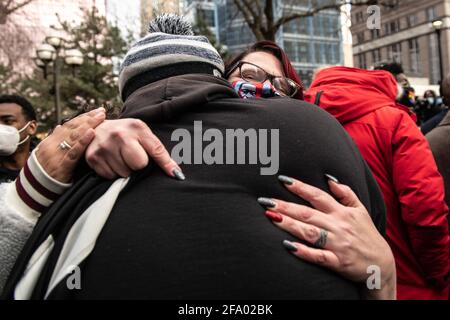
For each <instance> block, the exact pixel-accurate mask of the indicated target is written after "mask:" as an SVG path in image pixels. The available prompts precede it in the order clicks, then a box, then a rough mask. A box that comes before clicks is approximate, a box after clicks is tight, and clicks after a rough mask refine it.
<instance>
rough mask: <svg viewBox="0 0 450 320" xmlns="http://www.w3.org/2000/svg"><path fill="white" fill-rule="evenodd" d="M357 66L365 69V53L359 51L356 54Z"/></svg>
mask: <svg viewBox="0 0 450 320" xmlns="http://www.w3.org/2000/svg"><path fill="white" fill-rule="evenodd" d="M358 66H359V68H360V69H367V62H366V54H365V53H361V54H359V55H358Z"/></svg>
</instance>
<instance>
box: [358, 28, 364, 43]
mask: <svg viewBox="0 0 450 320" xmlns="http://www.w3.org/2000/svg"><path fill="white" fill-rule="evenodd" d="M363 42H364V31H361V32H358V33H357V34H356V43H363Z"/></svg>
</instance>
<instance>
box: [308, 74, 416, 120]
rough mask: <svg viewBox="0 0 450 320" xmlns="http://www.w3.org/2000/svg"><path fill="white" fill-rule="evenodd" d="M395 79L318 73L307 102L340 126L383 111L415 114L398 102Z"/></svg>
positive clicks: (390, 76) (384, 75) (383, 75)
mask: <svg viewBox="0 0 450 320" xmlns="http://www.w3.org/2000/svg"><path fill="white" fill-rule="evenodd" d="M397 92H398V87H397V82H396V81H395V79H394V77H393V76H392V75H391V74H390V73H389V72H386V71H382V70H362V69H357V68H348V67H331V68H327V69H324V70H322V71H320V72H318V73H317V75H316V77H315V79H314V81H313V83H312V84H311V87H310V88H309V89H308V91H307V92H306V93H305V100H306V101H308V102H310V103H314V104H317V105H318V106H319V107H321V108H322V109H324V110H326V111H327V112H329V113H331V114H332V115H333V116H334V117H335V118H337V119H338V121H339V122H340V123H341V124H346V123H348V122H351V121H354V120H356V119H359V118H361V117H363V116H365V115H366V114H368V113H371V112H373V111H376V110H378V109H380V108H384V107H392V108H396V109H400V110H403V111H405V112H407V113H408V114H410V115H411V116H413V115H412V112H411V111H410V110H409V109H408V108H406V107H405V106H402V105H400V104H398V103H397V102H396V97H397Z"/></svg>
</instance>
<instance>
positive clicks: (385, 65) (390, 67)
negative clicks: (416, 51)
mask: <svg viewBox="0 0 450 320" xmlns="http://www.w3.org/2000/svg"><path fill="white" fill-rule="evenodd" d="M374 69H375V70H384V71H387V72H390V73H391V74H393V75H394V76H397V75H399V74H400V73H404V71H403V67H402V65H401V64H400V63H398V62H381V63H379V64H378V65H376V66H375V67H374Z"/></svg>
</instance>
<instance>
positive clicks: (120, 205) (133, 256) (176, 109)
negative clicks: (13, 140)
mask: <svg viewBox="0 0 450 320" xmlns="http://www.w3.org/2000/svg"><path fill="white" fill-rule="evenodd" d="M122 117H133V118H139V119H142V120H143V121H145V122H146V123H147V124H148V125H149V126H150V127H151V128H152V130H153V132H154V133H155V134H156V135H157V136H158V137H159V138H160V139H161V140H162V142H163V143H164V144H165V146H166V147H167V149H168V150H169V151H170V150H172V148H173V147H175V145H177V144H178V142H177V141H171V136H172V133H173V132H174V130H176V129H180V128H184V129H187V131H189V132H190V133H191V134H192V137H194V132H193V128H194V121H201V124H202V127H203V131H204V130H207V129H209V128H215V129H217V130H219V131H220V132H222V133H223V137H224V139H225V136H226V129H237V128H241V129H243V130H247V129H256V130H260V129H261V130H262V129H267V130H272V129H278V130H279V170H278V172H277V174H283V175H288V176H292V177H295V178H298V179H300V180H302V181H304V182H307V183H309V184H312V185H314V186H317V187H319V188H321V189H323V190H326V191H329V190H328V185H327V180H326V178H325V176H324V174H326V173H328V174H331V175H333V176H335V177H337V178H338V179H339V180H340V181H341V182H342V183H344V184H347V185H349V186H350V187H351V188H352V189H353V190H354V191H355V192H356V194H357V195H358V197H359V198H360V200H361V201H362V203H364V205H365V206H366V208H367V209H368V210H369V212H370V213H371V216H372V218H373V220H374V223H375V225H376V226H377V228H378V230H379V231H380V232H382V233H384V224H385V209H384V205H383V200H382V197H381V194H380V192H379V190H378V187H377V185H376V182H375V180H374V179H373V177H372V175H371V173H370V172H369V170H368V168H367V166H366V164H365V162H364V160H363V159H362V157H361V155H360V154H359V152H358V150H357V148H356V147H355V145H354V143H353V141H352V140H351V138H349V136H348V135H347V134H346V132H345V131H344V129H342V127H341V126H340V124H339V123H338V122H337V121H336V120H335V119H334V118H333V117H332V116H330V115H329V114H328V113H326V112H325V111H322V110H321V109H319V108H317V107H315V106H313V105H311V104H308V103H305V102H302V101H298V100H293V99H287V98H273V99H266V100H241V99H240V98H238V97H237V95H236V94H235V92H234V90H233V89H232V88H231V87H230V85H229V84H228V83H227V82H226V81H225V80H222V79H219V78H216V77H214V76H208V75H184V76H177V77H172V78H169V79H164V80H161V81H158V82H155V83H152V84H149V85H147V86H145V87H142V88H140V89H139V90H137V91H136V92H134V93H133V94H132V95H131V96H130V97H129V98H128V99H127V101H126V103H125V107H124V111H123V114H122ZM257 132H259V131H257ZM269 137H270V135H269ZM260 142H261V140H259V143H260ZM270 143H276V141H270ZM194 144H195V143H194V142H192V152H191V154H192V158H194V152H193V150H194V148H195V146H194ZM208 144H209V142H204V143H203V148H204V147H205V146H206V145H208ZM224 145H225V141H224ZM224 148H225V147H224ZM246 150H247V151H246V152H247V154H246V159H249V156H250V155H249V154H248V152H249V151H248V150H249V148H247V149H246ZM269 150H270V148H269ZM227 152H230V150H224V155H225V154H226V153H227ZM235 157H236V155H235ZM248 162H249V161H246V164H225V163H224V164H212V165H208V164H205V163H204V161H203V162H202V163H201V164H181V167H182V168H183V172H184V173H185V175H186V180H185V181H177V180H175V179H171V178H168V177H167V176H165V175H164V174H163V172H162V171H161V170H160V169H159V168H158V167H156V166H155V165H153V164H152V165H149V166H148V167H147V168H146V169H144V170H142V171H140V172H137V173H135V174H133V176H132V178H131V180H130V182H129V183H128V185H127V186H126V188H125V189H124V190H123V191H122V193H121V194H120V196H119V198H118V200H117V202H116V204H115V206H114V207H113V209H112V212H111V214H110V216H109V219H108V221H107V223H106V225H105V226H104V228H103V230H102V232H101V234H100V236H99V238H98V239H97V243H96V246H95V249H94V251H93V252H92V253H91V255H90V256H89V257H88V258H87V259H86V260H85V261H84V262H83V263H82V264H81V265H80V269H81V290H68V289H67V286H66V281H61V283H60V284H59V285H58V286H57V287H56V288H55V289H54V290H53V291H52V293H51V294H50V296H49V298H50V299H108V298H112V299H119V298H127V299H128V298H131V299H134V298H137V299H358V298H359V297H360V296H359V289H360V286H361V285H363V284H356V283H353V282H351V281H348V280H346V279H344V278H342V277H341V276H339V275H337V274H335V273H333V272H331V271H329V270H327V269H325V268H322V267H320V266H317V265H313V264H310V263H307V262H305V261H302V260H299V259H297V258H296V257H294V256H293V255H292V254H290V253H288V252H287V251H286V250H285V249H284V248H283V246H282V241H283V240H284V239H290V240H293V238H292V236H290V235H288V234H287V233H285V232H283V231H281V230H280V229H278V228H277V227H275V226H273V225H272V223H271V222H270V221H269V220H268V219H267V218H266V217H265V215H264V212H265V209H264V208H262V207H261V206H260V205H259V204H258V203H257V201H256V199H257V198H258V197H274V198H281V199H284V200H286V201H292V202H297V203H303V204H304V202H303V201H302V200H301V199H300V198H298V197H296V196H294V195H293V194H291V193H290V192H288V191H287V189H286V188H284V187H283V186H282V185H281V184H280V183H279V182H278V181H277V174H276V175H261V167H264V165H263V164H261V163H258V164H248ZM110 185H111V182H109V181H105V180H103V179H100V178H99V177H97V176H95V174H93V173H90V174H88V175H86V176H85V177H83V178H82V179H80V180H79V181H78V182H77V183H75V185H74V186H73V187H72V189H71V190H70V191H68V192H67V193H66V194H65V195H64V196H63V197H62V198H61V199H60V200H59V201H58V202H56V203H55V204H54V206H53V207H52V208H51V209H50V211H49V212H48V213H47V214H46V215H45V216H44V217H43V218H42V219H41V220H40V222H39V224H38V225H37V226H36V229H35V232H34V233H33V235H32V236H31V238H30V241H29V242H28V244H27V245H26V247H25V249H24V251H23V253H22V255H21V257H20V258H19V260H18V262H17V264H16V266H15V268H14V270H13V272H12V273H11V276H10V279H9V282H8V285H7V287H6V289H5V293H4V294H5V296H4V297H7V298H12V296H13V290H14V286H15V285H16V284H17V282H18V280H19V279H20V276H21V274H22V272H23V270H24V268H25V267H26V264H27V262H28V260H29V258H30V256H31V254H32V253H33V252H34V250H35V249H36V248H37V246H38V245H39V244H40V243H41V242H42V241H44V240H45V239H46V238H47V237H48V235H49V234H53V237H54V238H55V247H54V249H53V251H52V253H51V256H50V258H49V260H48V261H47V263H46V265H45V267H44V269H43V271H42V273H41V276H40V278H39V281H38V284H37V285H36V287H35V290H34V293H33V296H32V298H43V297H44V294H45V291H46V288H47V285H48V281H49V279H50V277H51V273H52V270H53V268H54V265H55V263H56V259H57V258H58V253H59V251H60V250H61V247H62V244H63V242H64V239H65V236H66V235H67V233H68V230H69V229H70V227H71V226H72V224H73V223H74V221H75V220H76V219H77V218H78V217H79V216H80V214H81V213H82V212H83V211H84V210H85V209H86V208H87V207H88V206H89V205H90V204H91V203H92V202H93V201H94V200H95V199H97V198H98V197H99V196H101V195H102V194H103V193H104V192H105V190H107V188H108V187H109V186H110Z"/></svg>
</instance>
